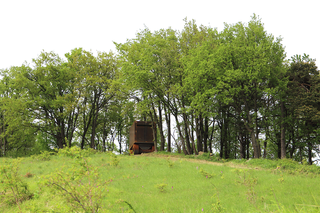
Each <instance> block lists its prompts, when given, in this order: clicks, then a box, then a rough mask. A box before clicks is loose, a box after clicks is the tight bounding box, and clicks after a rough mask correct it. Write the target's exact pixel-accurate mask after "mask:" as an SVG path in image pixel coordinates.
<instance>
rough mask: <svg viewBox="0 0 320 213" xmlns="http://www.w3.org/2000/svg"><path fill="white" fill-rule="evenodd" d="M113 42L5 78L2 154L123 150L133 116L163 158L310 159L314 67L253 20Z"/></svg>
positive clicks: (315, 110)
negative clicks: (146, 124)
mask: <svg viewBox="0 0 320 213" xmlns="http://www.w3.org/2000/svg"><path fill="white" fill-rule="evenodd" d="M115 45H116V48H117V51H118V54H117V55H113V54H111V53H108V54H107V53H99V54H98V55H97V56H94V55H93V54H92V53H90V52H87V51H84V50H82V49H75V50H72V51H71V52H70V53H68V54H66V59H67V60H66V61H63V60H62V59H60V58H59V57H58V56H57V55H55V54H53V53H42V54H41V55H40V56H39V58H38V59H35V60H34V62H33V64H34V65H33V67H30V66H27V65H23V66H21V67H12V68H11V69H9V70H3V71H2V76H3V78H2V80H1V99H2V100H1V106H0V109H1V123H0V125H1V127H2V130H1V135H2V136H1V141H0V147H1V154H2V155H4V154H5V152H6V150H17V149H21V148H19V146H22V147H24V149H25V148H26V147H28V149H31V148H34V147H37V146H39V143H40V144H44V145H45V146H47V147H48V146H49V147H59V148H62V147H63V146H72V145H73V144H77V145H79V146H80V147H81V148H85V147H91V148H96V149H102V150H105V149H115V148H118V149H119V150H120V152H121V150H126V149H127V148H128V146H127V145H128V144H127V143H128V139H127V136H128V128H129V126H130V124H132V122H133V120H152V121H155V122H156V123H157V127H158V128H157V130H158V133H157V139H156V140H157V142H158V150H161V151H164V150H166V151H169V152H170V151H172V150H174V151H177V152H183V153H185V154H197V153H198V152H200V151H203V152H217V153H219V155H220V157H223V158H249V157H254V158H260V157H265V158H266V157H268V158H285V157H290V158H294V159H296V160H300V161H301V160H302V159H305V158H308V160H309V163H310V164H311V163H312V159H313V155H314V154H315V153H316V152H318V150H317V147H318V146H319V143H318V141H319V127H318V123H319V118H320V117H319V110H320V104H319V73H318V70H317V67H316V66H315V62H314V60H312V59H310V58H309V57H308V56H307V55H304V56H298V55H297V56H294V57H293V58H292V60H291V61H290V62H289V61H286V60H285V56H286V55H285V50H284V47H283V45H282V44H281V38H274V37H273V36H272V35H271V34H268V33H267V32H266V31H265V29H264V26H263V24H262V22H261V20H260V19H259V18H258V17H257V16H255V15H254V16H253V17H252V19H251V20H250V22H248V23H247V24H244V23H237V24H234V25H227V24H226V25H225V28H224V30H222V31H221V32H218V31H217V30H216V29H212V28H210V27H205V26H197V25H196V23H195V21H187V20H185V26H184V28H183V30H182V31H181V32H179V31H175V30H173V29H170V28H169V29H161V30H159V31H155V32H151V31H150V30H149V29H144V30H142V31H140V32H139V33H138V34H137V36H136V38H133V39H130V40H127V42H125V43H122V44H121V43H115ZM115 140H116V141H117V142H118V146H117V147H115V146H114V141H115ZM111 141H113V143H112V142H111ZM35 143H37V144H35ZM26 144H27V145H28V146H26Z"/></svg>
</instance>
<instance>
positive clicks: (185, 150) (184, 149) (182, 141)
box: [174, 113, 190, 155]
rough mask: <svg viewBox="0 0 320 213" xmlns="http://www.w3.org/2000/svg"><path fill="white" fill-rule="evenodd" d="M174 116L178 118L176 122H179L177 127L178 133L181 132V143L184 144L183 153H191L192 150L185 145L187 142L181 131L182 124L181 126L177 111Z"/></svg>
mask: <svg viewBox="0 0 320 213" xmlns="http://www.w3.org/2000/svg"><path fill="white" fill-rule="evenodd" d="M174 118H175V119H176V123H177V129H178V133H179V136H180V140H181V144H182V151H183V153H184V154H185V155H187V154H188V155H190V152H189V151H188V150H187V149H186V147H185V142H184V138H183V135H182V132H181V126H180V123H179V120H178V115H177V113H175V114H174Z"/></svg>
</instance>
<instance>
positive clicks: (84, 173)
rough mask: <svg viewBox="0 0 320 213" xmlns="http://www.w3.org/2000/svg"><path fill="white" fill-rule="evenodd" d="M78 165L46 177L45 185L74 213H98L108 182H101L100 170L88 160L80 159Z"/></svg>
mask: <svg viewBox="0 0 320 213" xmlns="http://www.w3.org/2000/svg"><path fill="white" fill-rule="evenodd" d="M77 164H78V166H74V167H72V168H69V169H68V170H67V172H64V171H61V169H60V170H58V171H56V172H55V173H52V174H50V175H48V176H46V177H45V178H44V183H43V184H44V185H45V186H47V187H49V188H51V189H52V190H53V192H54V193H56V194H58V195H60V196H61V197H62V198H63V199H65V201H66V202H67V203H68V205H69V207H70V208H71V209H72V211H75V212H80V211H84V212H98V211H99V210H101V207H102V197H103V193H104V191H105V188H106V186H107V184H108V182H107V181H101V180H100V178H99V173H98V169H97V168H95V167H93V166H91V165H89V163H88V160H87V159H84V158H79V159H77ZM79 165H80V166H79Z"/></svg>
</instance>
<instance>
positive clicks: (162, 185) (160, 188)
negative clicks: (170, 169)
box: [155, 183, 168, 192]
mask: <svg viewBox="0 0 320 213" xmlns="http://www.w3.org/2000/svg"><path fill="white" fill-rule="evenodd" d="M167 185H168V184H166V183H160V184H157V185H155V187H156V188H157V189H159V190H160V192H165V191H166V187H167Z"/></svg>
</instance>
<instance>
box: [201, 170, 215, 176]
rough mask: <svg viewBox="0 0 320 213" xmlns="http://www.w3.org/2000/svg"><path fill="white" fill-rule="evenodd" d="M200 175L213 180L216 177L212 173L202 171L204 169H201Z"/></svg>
mask: <svg viewBox="0 0 320 213" xmlns="http://www.w3.org/2000/svg"><path fill="white" fill-rule="evenodd" d="M199 173H200V174H202V175H203V176H204V177H206V178H212V177H214V176H215V175H214V174H211V173H209V172H207V171H205V170H204V169H202V168H200V170H199Z"/></svg>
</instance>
